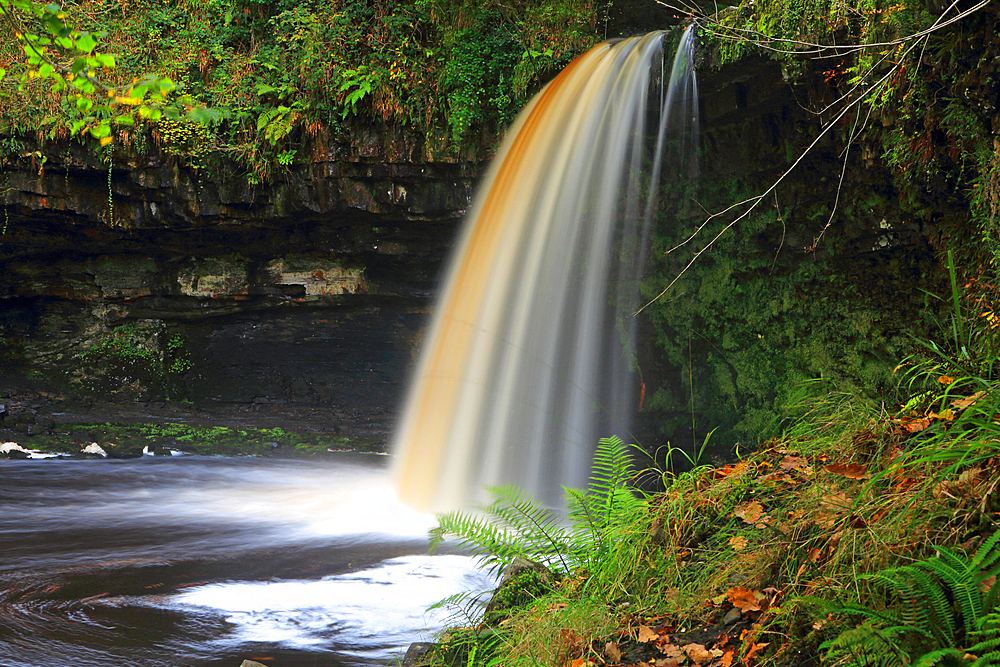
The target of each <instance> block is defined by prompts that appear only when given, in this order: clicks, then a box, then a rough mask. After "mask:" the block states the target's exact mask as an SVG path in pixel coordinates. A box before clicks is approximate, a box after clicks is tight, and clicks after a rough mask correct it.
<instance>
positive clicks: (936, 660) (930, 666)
mask: <svg viewBox="0 0 1000 667" xmlns="http://www.w3.org/2000/svg"><path fill="white" fill-rule="evenodd" d="M964 657H965V651H959V650H958V649H957V648H940V649H937V650H936V651H931V652H930V653H924V654H923V655H922V656H920V657H919V658H917V659H916V660H915V661H914V662H913V667H934V665H939V664H942V661H946V662H944V664H945V665H961V666H962V667H964V665H965V660H964Z"/></svg>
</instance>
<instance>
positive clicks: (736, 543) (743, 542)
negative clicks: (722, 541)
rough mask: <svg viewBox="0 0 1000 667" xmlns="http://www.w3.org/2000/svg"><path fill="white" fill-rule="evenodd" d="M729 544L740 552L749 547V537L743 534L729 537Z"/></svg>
mask: <svg viewBox="0 0 1000 667" xmlns="http://www.w3.org/2000/svg"><path fill="white" fill-rule="evenodd" d="M729 546H731V547H732V548H733V551H736V552H737V553H739V552H740V551H743V550H744V549H746V548H747V538H745V537H743V536H742V535H737V536H736V537H730V538H729Z"/></svg>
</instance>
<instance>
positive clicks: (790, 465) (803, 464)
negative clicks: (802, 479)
mask: <svg viewBox="0 0 1000 667" xmlns="http://www.w3.org/2000/svg"><path fill="white" fill-rule="evenodd" d="M779 465H780V466H781V467H782V468H784V469H785V470H801V471H803V472H804V471H805V470H806V469H807V468H808V467H809V461H807V460H805V458H803V457H801V456H786V457H785V458H784V459H782V460H781V463H780V464H779Z"/></svg>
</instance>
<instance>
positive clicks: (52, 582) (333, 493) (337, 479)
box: [0, 452, 492, 667]
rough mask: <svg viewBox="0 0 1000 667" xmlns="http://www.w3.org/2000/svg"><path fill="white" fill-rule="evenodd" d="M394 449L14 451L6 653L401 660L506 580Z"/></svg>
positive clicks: (173, 659)
mask: <svg viewBox="0 0 1000 667" xmlns="http://www.w3.org/2000/svg"><path fill="white" fill-rule="evenodd" d="M385 463H386V457H384V456H374V455H361V454H354V453H347V452H345V453H342V454H338V455H336V457H335V458H333V459H331V460H324V461H290V460H273V459H260V458H236V459H233V458H221V457H220V458H212V457H200V456H176V457H143V458H142V459H134V460H121V461H116V460H107V461H103V460H94V461H92V460H72V459H71V460H26V461H7V460H2V459H0V666H2V667H14V666H17V667H31V666H37V667H64V666H65V667H69V666H71V665H72V666H73V667H98V666H100V667H108V666H111V665H129V666H130V667H154V666H156V667H159V666H160V665H163V666H167V665H170V666H171V667H178V666H181V665H220V666H222V665H227V666H232V667H237V666H238V665H239V664H240V662H241V661H242V660H243V659H246V658H256V659H258V660H260V661H262V662H264V663H265V664H268V665H274V666H275V667H279V666H280V667H289V666H304V665H310V666H319V665H324V666H328V665H329V666H336V665H369V664H387V663H389V662H392V661H393V660H395V659H396V658H398V657H399V656H401V654H402V653H403V652H404V651H405V650H406V647H407V646H408V645H409V644H410V643H411V642H414V641H421V640H430V639H432V637H433V634H434V631H436V630H438V629H440V628H441V627H442V626H443V625H444V623H445V620H446V618H447V616H448V614H449V612H448V611H447V610H433V611H428V607H429V606H431V605H432V604H434V603H435V602H437V601H439V600H441V599H443V598H445V597H447V596H449V595H451V594H453V593H457V592H459V591H468V590H476V589H479V590H485V589H488V588H490V587H491V584H492V582H491V581H490V580H488V579H487V578H486V576H485V575H484V574H482V573H481V572H479V571H478V570H476V569H475V568H474V565H473V561H472V560H471V559H470V558H468V557H466V556H462V555H455V554H444V555H434V556H431V555H428V553H427V538H426V534H427V529H428V528H429V527H430V526H431V525H433V523H434V521H433V517H432V516H431V515H428V514H422V513H418V512H415V511H413V510H410V509H409V508H407V507H405V506H403V505H402V504H400V503H399V501H398V500H396V497H395V494H394V493H393V491H392V489H391V487H390V485H389V481H388V476H387V473H386V471H385Z"/></svg>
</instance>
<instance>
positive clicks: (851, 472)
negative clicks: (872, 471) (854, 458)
mask: <svg viewBox="0 0 1000 667" xmlns="http://www.w3.org/2000/svg"><path fill="white" fill-rule="evenodd" d="M823 470H825V471H827V472H830V473H833V474H834V475H843V476H844V477H846V478H848V479H864V478H865V477H867V476H868V466H863V465H861V464H860V463H831V464H830V465H826V466H823Z"/></svg>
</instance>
